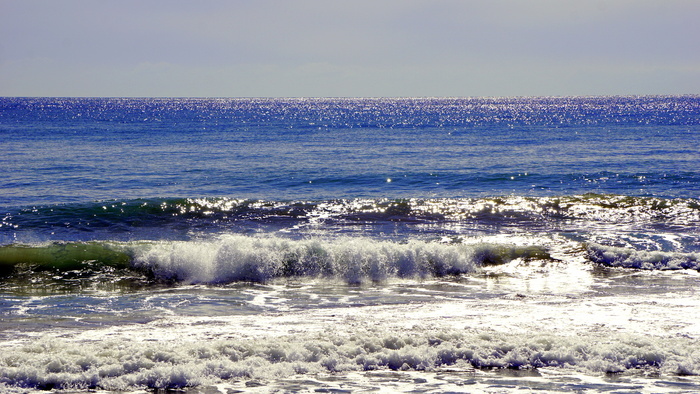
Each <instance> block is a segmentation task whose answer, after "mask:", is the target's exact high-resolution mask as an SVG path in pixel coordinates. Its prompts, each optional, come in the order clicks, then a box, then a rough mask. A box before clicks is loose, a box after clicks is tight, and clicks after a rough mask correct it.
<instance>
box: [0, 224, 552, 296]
mask: <svg viewBox="0 0 700 394" xmlns="http://www.w3.org/2000/svg"><path fill="white" fill-rule="evenodd" d="M517 258H522V259H548V258H550V257H549V254H548V253H547V251H546V250H545V249H544V248H542V247H538V246H514V245H503V244H489V243H480V244H469V245H467V244H445V243H438V242H425V241H408V242H405V243H400V242H393V241H378V240H372V239H368V238H351V237H346V238H338V239H335V240H323V239H306V240H291V239H284V238H279V237H272V236H270V237H253V236H244V235H225V236H220V237H218V238H217V239H215V240H207V241H158V242H131V243H109V242H104V243H99V242H90V243H67V244H66V243H53V244H49V245H43V246H27V245H9V246H5V247H2V248H0V267H2V268H3V269H2V272H4V274H5V275H9V274H11V273H12V272H13V270H14V268H16V267H18V266H22V267H29V268H31V269H34V270H47V269H50V270H56V271H59V272H60V271H68V270H77V269H81V267H84V266H85V264H86V263H90V264H91V265H95V264H98V265H104V266H108V267H115V268H124V267H130V268H132V269H134V270H138V271H141V272H144V273H146V274H148V275H150V276H152V277H153V278H155V279H158V280H165V281H174V282H184V283H206V284H217V283H231V282H240V281H246V282H266V281H268V280H271V279H274V278H280V277H298V276H312V277H329V278H337V279H343V280H345V281H346V282H348V283H361V282H363V281H367V280H369V281H382V280H386V279H389V278H394V277H398V278H416V277H419V278H425V277H443V276H450V275H460V274H468V273H472V272H474V271H475V270H477V269H478V267H480V266H483V265H493V264H503V263H507V262H509V261H511V260H514V259H517Z"/></svg>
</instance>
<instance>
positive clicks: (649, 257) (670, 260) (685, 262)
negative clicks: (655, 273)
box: [587, 243, 700, 270]
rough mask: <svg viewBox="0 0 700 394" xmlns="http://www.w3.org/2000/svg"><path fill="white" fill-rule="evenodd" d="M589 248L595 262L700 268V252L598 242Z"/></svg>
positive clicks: (620, 265) (614, 264)
mask: <svg viewBox="0 0 700 394" xmlns="http://www.w3.org/2000/svg"><path fill="white" fill-rule="evenodd" d="M587 249H588V257H589V258H590V259H591V260H592V261H593V262H596V263H598V264H603V265H607V266H610V267H622V268H637V269H646V270H680V269H693V270H700V253H679V252H662V251H640V250H634V249H629V248H620V247H614V246H606V245H601V244H597V243H590V244H588V245H587Z"/></svg>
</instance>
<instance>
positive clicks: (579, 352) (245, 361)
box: [0, 327, 700, 390]
mask: <svg viewBox="0 0 700 394" xmlns="http://www.w3.org/2000/svg"><path fill="white" fill-rule="evenodd" d="M3 350H4V351H3V352H2V355H0V384H4V385H6V386H9V387H21V388H30V389H51V388H57V389H106V390H133V389H138V388H183V387H191V386H202V385H211V384H216V383H220V382H223V381H230V380H240V379H243V380H253V379H255V380H259V381H270V380H275V379H282V378H288V377H293V376H297V375H309V376H317V375H318V374H327V373H336V374H338V376H339V378H342V377H343V376H344V375H346V374H348V373H351V372H357V371H375V370H380V371H381V370H394V371H399V370H400V371H426V372H431V371H433V372H434V371H439V370H441V369H444V368H448V367H458V368H463V369H464V368H468V369H473V368H477V369H492V368H497V369H502V368H508V369H516V370H522V369H532V368H558V369H562V370H565V371H569V372H583V373H586V374H597V373H626V372H632V371H641V370H644V371H647V372H649V373H655V374H662V375H670V376H684V375H697V374H700V346H699V345H698V343H697V341H695V340H692V339H689V338H683V337H677V338H649V337H645V336H639V335H631V334H610V333H598V334H596V333H587V334H583V333H579V334H577V335H562V334H558V333H554V332H538V333H529V334H527V335H513V334H509V333H498V332H493V331H489V330H485V329H484V330H479V331H466V330H442V329H428V328H422V329H421V328H418V327H416V328H414V329H411V330H406V331H401V332H397V331H395V330H385V329H360V330H355V331H348V332H337V331H324V332H319V333H310V334H303V335H292V336H282V337H260V338H255V339H253V340H242V339H235V340H233V339H216V338H214V339H212V340H206V341H194V342H187V341H182V340H179V341H174V342H157V343H144V342H140V341H109V340H100V341H95V342H84V343H81V345H80V346H76V343H74V342H71V341H66V340H56V339H52V340H40V341H37V342H34V343H30V344H26V345H23V346H20V347H14V348H10V349H3Z"/></svg>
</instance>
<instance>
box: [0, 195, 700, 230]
mask: <svg viewBox="0 0 700 394" xmlns="http://www.w3.org/2000/svg"><path fill="white" fill-rule="evenodd" d="M570 220H584V221H590V222H607V223H630V222H635V223H651V222H654V223H657V224H667V225H681V226H700V201H698V200H697V199H694V198H676V199H665V198H656V197H633V196H621V195H601V194H584V195H574V196H553V197H524V196H504V197H489V198H439V199H417V198H415V199H369V198H368V199H337V200H322V201H265V200H239V199H230V198H187V199H136V200H126V201H102V202H96V203H84V204H68V205H49V206H38V207H32V208H23V209H15V210H9V211H8V212H7V213H6V214H5V216H4V217H3V218H2V221H0V234H5V235H7V234H10V233H16V232H19V231H25V230H28V229H29V230H32V229H34V230H40V231H43V232H46V231H52V230H53V231H55V232H65V233H66V234H67V235H66V236H70V235H75V234H77V233H80V232H85V233H89V232H93V231H96V230H100V229H106V230H107V231H109V232H110V233H112V234H118V233H121V232H127V231H133V230H135V229H138V228H142V227H154V226H158V227H162V228H166V227H175V228H183V229H186V230H192V229H195V230H197V229H204V230H207V229H208V230H211V229H212V228H213V229H224V228H230V226H231V225H232V224H240V223H250V222H261V223H269V222H280V223H291V222H324V221H330V222H331V224H333V223H338V222H349V223H357V222H367V223H378V222H401V221H404V222H416V221H417V222H445V221H453V222H454V221H474V222H479V223H486V224H492V225H508V224H511V223H515V224H517V225H519V226H521V227H522V228H523V230H529V229H531V228H537V227H539V226H541V225H552V224H554V225H557V224H560V223H568V221H570Z"/></svg>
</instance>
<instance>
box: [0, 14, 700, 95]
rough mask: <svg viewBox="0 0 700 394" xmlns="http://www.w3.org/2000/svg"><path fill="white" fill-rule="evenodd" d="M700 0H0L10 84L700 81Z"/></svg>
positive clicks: (565, 89)
mask: <svg viewBox="0 0 700 394" xmlns="http://www.w3.org/2000/svg"><path fill="white" fill-rule="evenodd" d="M699 21H700V0H657V1H645V0H629V1H628V0H601V1H599V0H529V1H528V0H521V1H515V0H513V1H506V0H474V1H469V0H461V1H459V0H454V1H450V0H444V1H443V0H420V1H419V0H415V1H414V0H385V1H382V0H371V1H370V0H353V1H334V0H303V1H295V0H284V1H283V0H279V1H268V0H221V1H218V0H196V1H195V0H191V1H185V0H151V1H149V0H134V1H132V0H61V1H56V0H0V96H224V97H240V96H521V95H591V94H698V93H700V22H699Z"/></svg>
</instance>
